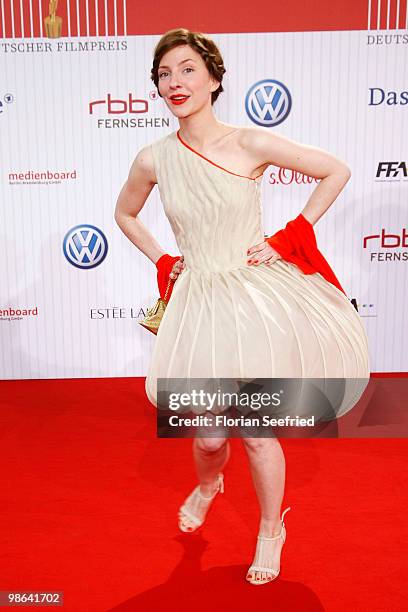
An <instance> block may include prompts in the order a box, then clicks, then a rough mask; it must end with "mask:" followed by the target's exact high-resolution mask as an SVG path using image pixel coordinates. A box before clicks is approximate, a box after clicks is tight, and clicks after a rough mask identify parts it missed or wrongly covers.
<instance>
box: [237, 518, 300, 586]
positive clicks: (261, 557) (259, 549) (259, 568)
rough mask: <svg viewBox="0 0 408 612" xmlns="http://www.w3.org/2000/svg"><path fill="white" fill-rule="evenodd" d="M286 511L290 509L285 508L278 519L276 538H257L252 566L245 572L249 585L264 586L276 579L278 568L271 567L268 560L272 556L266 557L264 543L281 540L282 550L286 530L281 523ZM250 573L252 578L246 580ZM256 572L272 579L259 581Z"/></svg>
mask: <svg viewBox="0 0 408 612" xmlns="http://www.w3.org/2000/svg"><path fill="white" fill-rule="evenodd" d="M288 510H290V508H286V510H285V511H284V512H283V514H282V516H281V519H280V521H281V530H280V533H279V534H278V535H277V536H274V537H273V538H268V537H266V536H261V535H259V536H258V542H257V545H256V552H255V559H254V562H253V564H252V565H251V567H250V568H249V570H248V571H247V578H246V579H247V580H248V582H249V583H250V584H266V583H267V582H272V580H275V578H277V577H278V575H279V572H280V566H279V567H278V568H275V567H271V562H270V558H271V556H272V555H271V554H270V553H269V556H268V554H267V553H266V551H265V548H266V546H265V544H264V542H267V541H271V540H279V539H282V548H283V545H284V543H285V540H286V528H285V523H284V522H283V517H284V516H285V514H286V512H288ZM282 548H281V552H282ZM272 554H273V553H272ZM279 556H280V555H279ZM251 572H252V574H253V576H252V578H248V576H249V575H250V574H251ZM256 572H263V573H266V574H272V577H271V578H260V579H259V580H257V579H256Z"/></svg>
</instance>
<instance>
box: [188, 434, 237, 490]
mask: <svg viewBox="0 0 408 612" xmlns="http://www.w3.org/2000/svg"><path fill="white" fill-rule="evenodd" d="M230 453H231V448H230V444H229V441H228V440H226V439H225V438H194V442H193V457H194V461H195V466H196V471H197V475H198V479H199V481H200V490H201V493H202V494H203V495H205V496H206V497H208V496H210V495H212V494H213V493H214V491H215V489H216V478H217V475H218V474H219V473H220V472H221V471H222V470H223V468H224V466H225V465H226V463H227V462H228V459H229V457H230Z"/></svg>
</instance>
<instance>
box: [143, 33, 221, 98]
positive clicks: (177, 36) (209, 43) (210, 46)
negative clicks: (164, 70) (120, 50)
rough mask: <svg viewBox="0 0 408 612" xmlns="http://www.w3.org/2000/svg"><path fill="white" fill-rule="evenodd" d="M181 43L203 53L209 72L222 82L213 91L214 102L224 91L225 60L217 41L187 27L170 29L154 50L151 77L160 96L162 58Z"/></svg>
mask: <svg viewBox="0 0 408 612" xmlns="http://www.w3.org/2000/svg"><path fill="white" fill-rule="evenodd" d="M181 45H188V46H189V47H191V48H192V49H194V51H196V52H197V53H199V55H201V57H202V59H203V61H204V63H205V65H206V67H207V70H208V72H209V73H210V75H211V76H212V77H213V78H214V79H215V80H216V81H218V83H219V84H220V85H219V87H218V89H216V90H215V91H213V92H211V104H214V102H215V101H216V99H217V98H218V96H219V95H220V93H221V92H222V91H224V89H223V86H222V78H223V75H224V74H225V72H226V70H225V67H224V61H223V59H222V56H221V53H220V52H219V50H218V47H217V45H216V44H215V42H214V41H213V40H212V39H211V38H209V37H208V36H206V35H205V34H203V33H202V32H191V31H190V30H187V29H186V28H176V29H174V30H169V31H168V32H166V33H165V34H163V36H162V37H161V39H160V40H159V42H158V43H157V45H156V47H155V50H154V58H153V66H152V70H151V79H152V81H153V82H154V84H155V85H156V87H157V91H158V93H159V96H160V97H162V96H161V94H160V91H159V75H158V68H159V64H160V60H161V58H162V57H163V55H164V54H165V53H167V51H170V49H173V48H174V47H179V46H181Z"/></svg>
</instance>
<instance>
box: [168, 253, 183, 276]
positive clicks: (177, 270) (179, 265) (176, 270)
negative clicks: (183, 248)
mask: <svg viewBox="0 0 408 612" xmlns="http://www.w3.org/2000/svg"><path fill="white" fill-rule="evenodd" d="M185 267H186V264H185V263H184V255H182V256H181V257H180V259H179V260H178V261H176V263H175V264H174V266H173V268H172V269H171V272H170V278H171V279H172V280H174V281H175V280H177V278H178V276H179V274H181V272H182V271H183V270H184V268H185Z"/></svg>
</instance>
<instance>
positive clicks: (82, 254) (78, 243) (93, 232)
mask: <svg viewBox="0 0 408 612" xmlns="http://www.w3.org/2000/svg"><path fill="white" fill-rule="evenodd" d="M62 250H63V253H64V255H65V258H66V260H67V261H68V262H69V263H70V264H71V265H73V266H75V267H76V268H80V269H81V270H90V269H91V268H96V266H99V265H100V264H101V263H102V262H103V260H104V259H105V257H106V255H107V254H108V241H107V239H106V236H105V234H104V233H103V232H102V230H100V229H99V228H98V227H95V225H88V224H83V225H76V226H75V227H72V228H71V229H70V230H69V231H68V232H67V233H66V235H65V238H64V241H63V246H62Z"/></svg>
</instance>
